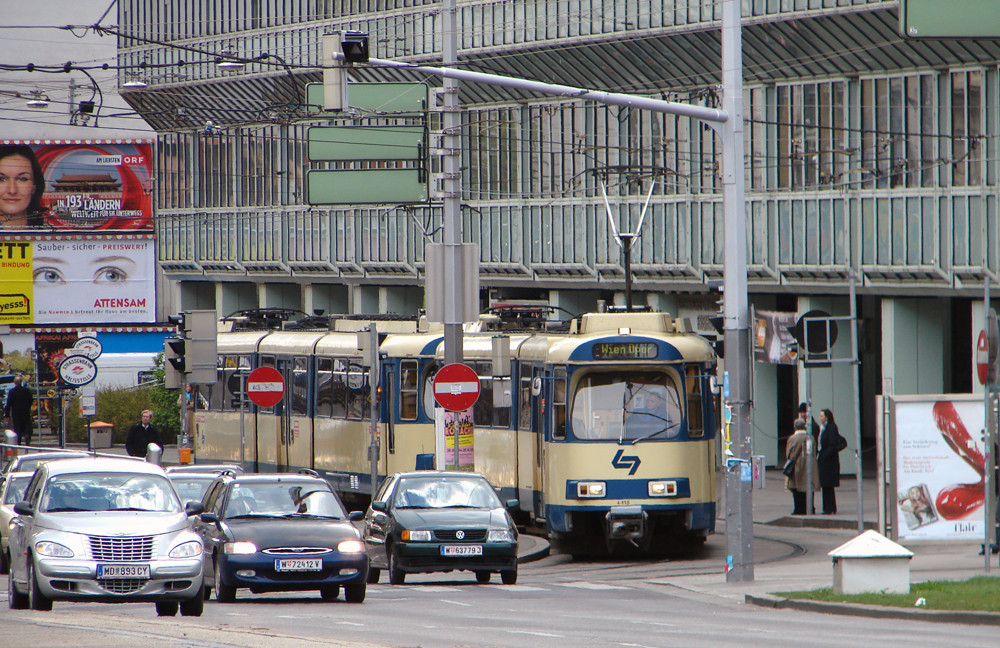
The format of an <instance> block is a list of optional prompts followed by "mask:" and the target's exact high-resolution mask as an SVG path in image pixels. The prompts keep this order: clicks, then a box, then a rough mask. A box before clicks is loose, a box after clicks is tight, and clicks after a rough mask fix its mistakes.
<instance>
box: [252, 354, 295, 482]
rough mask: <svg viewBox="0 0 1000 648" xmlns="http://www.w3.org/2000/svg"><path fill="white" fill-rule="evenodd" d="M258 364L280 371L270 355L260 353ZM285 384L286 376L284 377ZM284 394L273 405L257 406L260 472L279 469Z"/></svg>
mask: <svg viewBox="0 0 1000 648" xmlns="http://www.w3.org/2000/svg"><path fill="white" fill-rule="evenodd" d="M260 366H262V367H272V368H274V369H277V370H278V371H281V373H282V375H283V376H284V373H285V372H284V371H282V367H281V365H279V362H278V359H277V358H275V357H274V356H272V355H261V356H260ZM285 380H286V382H285V384H286V385H287V384H288V383H287V377H286V378H285ZM287 398H288V394H287V392H286V394H285V396H284V397H283V398H282V399H281V401H279V402H278V404H277V405H275V406H274V407H258V408H257V470H258V471H260V472H274V471H276V470H279V466H280V465H281V463H282V462H280V461H279V456H280V455H281V452H280V450H281V444H280V431H281V430H282V429H283V426H282V425H281V419H282V417H283V415H284V412H285V401H286V400H287Z"/></svg>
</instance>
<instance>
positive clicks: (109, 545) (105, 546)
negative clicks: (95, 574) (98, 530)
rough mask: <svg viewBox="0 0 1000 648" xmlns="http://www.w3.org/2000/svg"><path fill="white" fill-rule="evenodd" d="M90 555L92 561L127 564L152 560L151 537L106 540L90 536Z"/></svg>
mask: <svg viewBox="0 0 1000 648" xmlns="http://www.w3.org/2000/svg"><path fill="white" fill-rule="evenodd" d="M90 553H91V555H93V557H94V560H103V561H107V562H129V561H133V560H144V561H145V560H152V559H153V538H152V536H139V537H134V538H128V537H125V538H106V537H102V536H90Z"/></svg>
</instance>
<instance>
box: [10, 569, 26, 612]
mask: <svg viewBox="0 0 1000 648" xmlns="http://www.w3.org/2000/svg"><path fill="white" fill-rule="evenodd" d="M7 606H8V607H10V609H12V610H26V609H27V608H28V595H27V594H22V593H21V592H18V591H17V587H16V586H15V585H14V570H13V569H11V570H8V572H7Z"/></svg>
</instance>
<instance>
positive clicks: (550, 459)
mask: <svg viewBox="0 0 1000 648" xmlns="http://www.w3.org/2000/svg"><path fill="white" fill-rule="evenodd" d="M229 319H230V320H231V321H229V322H228V326H229V328H232V329H233V330H232V331H231V332H222V333H220V334H219V336H218V353H219V360H218V367H219V369H218V370H219V380H218V382H217V384H216V385H214V386H206V389H207V392H208V395H209V403H210V406H209V409H208V410H206V411H204V412H199V413H198V415H197V423H198V427H197V430H196V433H195V435H194V441H195V455H196V457H197V458H198V461H200V462H201V461H204V462H218V461H241V460H242V461H243V462H244V463H245V464H246V465H247V467H248V468H253V469H256V470H258V471H286V470H295V469H298V468H311V469H313V470H316V471H317V472H319V473H320V474H322V475H323V476H324V477H325V478H326V479H327V480H328V481H329V482H330V483H331V484H332V485H333V486H334V488H335V489H336V490H337V491H338V492H339V493H340V494H341V496H342V497H343V498H344V499H345V501H347V502H349V503H351V504H355V503H357V504H363V503H364V502H365V501H366V500H367V497H368V496H369V495H370V493H371V492H372V480H373V479H376V480H378V479H381V477H384V476H385V475H387V474H390V473H392V472H395V471H401V470H413V469H414V468H415V467H418V466H420V465H421V462H422V461H424V462H425V461H426V459H427V458H428V457H433V456H434V453H435V449H436V435H435V417H436V416H440V415H441V414H440V412H441V410H437V409H436V408H435V401H434V396H433V379H434V375H435V373H436V371H437V369H438V368H439V367H441V366H443V363H444V349H443V338H444V335H443V328H442V327H440V326H438V327H434V326H432V325H429V324H428V323H427V322H426V321H425V320H421V319H412V320H411V319H388V320H387V319H372V318H354V317H341V318H333V319H331V320H329V321H328V322H323V323H322V324H323V326H322V327H318V326H316V324H317V322H315V321H313V322H307V323H306V324H305V325H301V324H294V323H292V322H287V323H285V325H284V326H283V327H282V329H276V328H271V327H256V328H255V327H254V326H253V325H252V323H251V324H250V325H248V324H247V323H246V322H242V323H241V322H239V321H238V318H237V321H236V324H237V325H235V326H233V324H234V322H233V321H232V318H229ZM313 319H315V318H313ZM373 323H374V326H375V329H376V330H377V331H378V361H377V362H376V369H375V370H374V371H373V369H372V367H371V366H370V365H371V364H372V360H370V359H369V358H371V357H372V354H371V353H367V354H366V353H365V351H364V350H363V347H364V346H365V345H364V339H365V336H366V335H368V334H367V333H362V331H363V330H364V329H366V328H367V327H368V326H369V325H371V324H373ZM289 324H291V326H289ZM296 327H298V328H296ZM463 358H464V360H463V361H464V363H465V364H467V365H469V366H471V367H472V368H473V369H474V370H475V371H476V373H477V374H478V375H479V377H480V385H481V392H480V396H479V399H478V400H477V402H476V404H475V405H474V406H473V412H472V414H473V420H474V430H475V431H474V435H473V438H474V441H473V446H474V447H473V449H472V450H473V455H474V469H475V470H476V471H477V472H481V473H483V474H484V475H485V476H486V477H487V478H489V479H490V481H491V482H492V483H493V484H494V486H496V487H497V488H498V489H499V490H500V494H501V497H503V498H504V499H515V498H516V499H517V500H518V502H519V505H518V510H517V511H516V512H515V514H516V516H519V517H520V518H521V521H522V522H524V523H525V524H529V525H532V526H536V527H538V528H541V529H544V530H545V531H546V532H547V533H548V535H549V537H550V539H551V541H552V542H553V545H554V546H555V547H556V548H557V549H560V550H563V551H566V552H569V553H573V554H575V555H580V554H583V555H587V554H594V553H605V552H616V551H626V550H627V551H630V552H639V553H641V554H657V553H662V552H665V551H670V550H675V549H678V548H684V547H690V546H697V545H698V544H700V543H701V542H703V541H704V539H705V538H706V537H707V536H708V534H710V533H712V532H713V531H714V527H715V512H716V511H715V507H716V504H715V501H716V498H715V485H716V466H717V430H716V428H717V421H716V414H715V404H714V398H713V393H712V385H713V384H714V381H713V377H714V376H715V369H716V357H715V355H714V353H713V350H712V347H711V345H710V344H709V343H708V341H707V340H705V339H704V338H702V337H701V336H699V335H697V334H695V333H693V332H690V331H688V330H686V327H685V325H684V323H683V322H682V321H680V320H675V319H673V318H672V317H671V316H670V315H668V314H666V313H655V312H600V313H587V314H584V315H581V316H578V317H574V318H572V319H570V320H568V321H565V322H558V321H551V320H546V319H543V317H541V316H540V313H539V312H537V310H536V311H525V309H523V308H521V307H518V306H509V307H507V306H505V305H497V306H495V307H494V309H492V312H490V313H488V314H487V315H484V316H483V317H481V318H480V321H479V322H476V323H474V324H470V325H466V327H465V333H464V338H463ZM261 366H270V367H274V368H275V369H277V370H278V371H280V372H281V373H282V375H283V376H284V378H285V383H286V397H285V399H284V400H283V402H282V403H280V404H278V405H276V406H275V407H272V408H263V407H256V406H253V405H251V404H250V403H249V401H247V400H246V398H245V397H244V395H243V389H242V384H243V382H242V380H243V378H241V376H245V375H246V372H247V371H249V370H252V369H253V368H256V367H261ZM373 381H377V390H376V393H377V394H378V397H377V399H376V400H375V420H374V422H373V421H372V408H371V403H372V399H371V398H370V394H371V393H372V391H373V387H375V386H374V385H373V384H372V383H373ZM373 437H374V438H376V439H377V443H375V444H373V443H372V439H373ZM372 448H374V450H372ZM374 453H377V455H375V456H376V457H377V458H376V460H375V470H374V471H373V470H372V457H373V454H374Z"/></svg>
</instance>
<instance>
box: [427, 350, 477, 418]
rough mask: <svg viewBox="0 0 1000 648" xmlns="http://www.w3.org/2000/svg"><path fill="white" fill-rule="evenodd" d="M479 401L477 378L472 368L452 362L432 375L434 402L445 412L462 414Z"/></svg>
mask: <svg viewBox="0 0 1000 648" xmlns="http://www.w3.org/2000/svg"><path fill="white" fill-rule="evenodd" d="M478 399H479V376H477V375H476V372H475V370H474V369H472V367H467V366H466V365H464V364H459V363H457V362H453V363H452V364H449V365H445V366H443V367H441V369H440V370H439V371H438V372H437V373H436V374H435V375H434V400H436V401H437V404H438V405H440V406H441V407H443V408H445V409H446V410H449V411H452V412H463V411H465V410H467V409H469V408H470V407H472V406H473V405H475V404H476V401H477V400H478Z"/></svg>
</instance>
